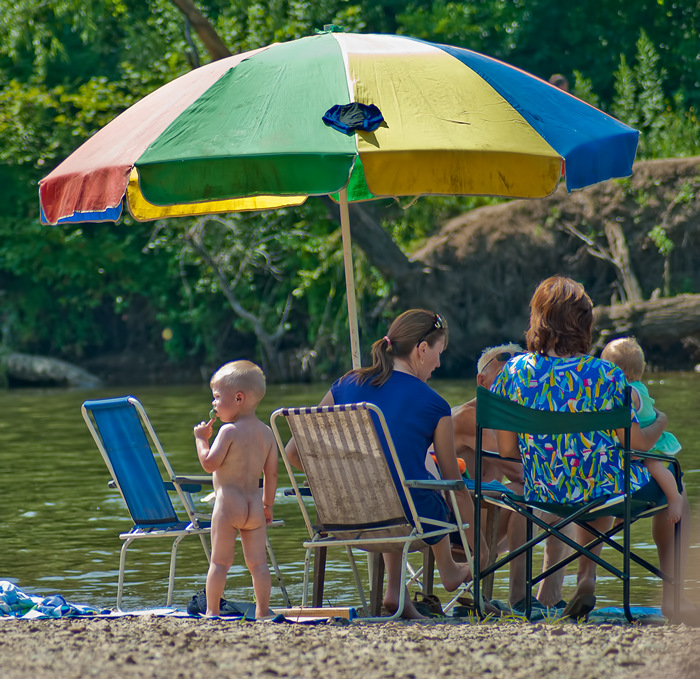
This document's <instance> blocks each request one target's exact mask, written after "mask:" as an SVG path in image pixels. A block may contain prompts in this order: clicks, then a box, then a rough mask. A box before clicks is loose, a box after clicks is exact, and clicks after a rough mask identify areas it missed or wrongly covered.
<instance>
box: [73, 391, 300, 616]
mask: <svg viewBox="0 0 700 679" xmlns="http://www.w3.org/2000/svg"><path fill="white" fill-rule="evenodd" d="M117 411H118V412H119V418H120V422H119V424H118V426H119V427H121V428H122V429H121V432H120V433H121V434H122V435H125V434H126V433H127V430H128V436H127V437H126V438H127V439H128V443H126V444H125V443H124V441H122V442H121V443H117V442H116V441H114V440H112V439H111V436H110V434H111V432H110V431H109V429H110V427H112V426H113V425H114V419H113V418H114V415H115V413H116V412H117ZM81 412H82V415H83V419H84V420H85V423H86V425H87V427H88V430H89V431H90V434H91V435H92V438H93V440H94V441H95V444H96V445H97V448H98V450H99V451H100V454H101V455H102V458H103V460H104V462H105V464H106V465H107V469H108V470H109V472H110V474H111V477H112V478H111V481H110V482H109V485H110V486H112V487H116V488H117V489H118V490H119V493H120V495H121V496H122V499H123V500H124V503H125V504H126V507H127V509H128V510H129V514H130V516H131V519H132V521H133V522H134V525H133V526H132V528H131V529H130V530H129V531H128V532H124V533H120V534H119V538H120V539H121V540H123V541H124V542H123V544H122V547H121V550H120V555H119V576H118V583H117V610H118V611H121V610H122V598H123V591H124V571H125V565H126V552H127V550H128V548H129V545H131V543H132V542H134V541H135V540H141V539H153V538H169V539H171V540H172V545H171V550H170V565H169V569H168V595H167V602H166V605H167V606H171V605H172V601H173V590H174V580H175V565H176V560H177V550H178V546H179V544H180V542H181V541H182V540H183V539H184V538H185V537H187V536H188V535H198V536H199V538H200V540H201V543H202V548H203V550H204V554H205V556H206V558H207V562H209V561H210V559H211V553H210V549H209V545H208V544H207V540H206V536H207V535H209V534H210V533H211V525H210V518H211V516H210V514H208V513H201V512H198V511H197V510H196V508H195V504H194V500H193V498H192V494H193V493H198V492H200V491H201V490H202V486H203V485H212V477H211V476H209V475H190V476H181V475H176V474H175V472H174V470H173V468H172V466H171V464H170V461H169V460H168V457H167V455H166V453H165V451H164V449H163V446H162V445H161V443H160V441H159V439H158V436H157V435H156V432H155V430H154V429H153V425H152V424H151V421H150V419H149V418H148V415H147V414H146V411H145V409H144V407H143V405H142V404H141V403H140V402H139V401H138V399H137V398H135V397H134V396H122V397H117V398H107V399H97V400H88V401H85V402H84V403H83V404H82V406H81ZM106 430H107V431H106ZM154 451H155V452H154ZM156 453H157V457H158V459H159V460H160V462H161V465H162V469H163V470H164V472H165V475H166V476H167V479H168V480H167V481H166V480H165V479H164V478H163V472H162V471H161V468H160V467H159V465H158V462H157V459H156ZM125 455H128V456H132V462H133V461H136V463H137V464H138V467H139V469H138V470H136V469H134V467H133V466H130V465H128V464H127V465H126V466H122V463H123V462H124V456H125ZM135 471H138V472H140V478H139V479H137V481H138V482H139V485H138V486H134V485H133V482H134V478H130V477H131V475H132V474H133V473H134V472H135ZM169 491H174V492H176V493H177V496H178V498H179V499H180V502H181V503H182V506H183V508H184V509H185V512H186V514H187V520H186V521H183V520H181V519H180V518H179V517H178V515H177V512H176V510H175V507H174V506H173V504H172V500H171V499H170V496H169ZM273 525H277V526H283V525H284V522H283V521H275V522H273ZM266 542H267V550H268V554H269V556H270V561H271V563H272V566H273V570H274V572H275V575H276V577H277V581H278V584H279V586H280V589H281V591H282V596H283V599H284V602H285V604H286V605H287V606H289V605H290V603H289V596H288V595H287V590H286V588H285V585H284V581H283V579H282V575H281V573H280V570H279V566H278V564H277V560H276V558H275V555H274V552H273V551H272V546H271V545H270V541H269V538H267V537H266Z"/></svg>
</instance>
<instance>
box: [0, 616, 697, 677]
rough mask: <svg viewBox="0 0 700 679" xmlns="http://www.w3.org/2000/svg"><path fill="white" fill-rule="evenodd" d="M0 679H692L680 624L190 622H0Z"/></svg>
mask: <svg viewBox="0 0 700 679" xmlns="http://www.w3.org/2000/svg"><path fill="white" fill-rule="evenodd" d="M0 662H1V665H0V667H2V670H1V671H0V675H1V676H3V677H5V679H20V678H21V679H25V678H30V677H31V678H35V677H45V676H46V677H48V676H52V677H62V678H64V677H65V678H73V677H75V678H78V677H80V678H82V677H89V676H101V677H119V678H120V679H128V678H131V677H139V678H140V677H173V678H174V677H183V678H185V677H186V678H188V679H199V678H200V677H201V678H202V679H204V678H205V677H206V678H212V677H309V678H311V677H319V676H325V677H358V676H364V677H373V678H374V677H406V678H409V677H415V678H416V679H419V678H421V677H442V676H455V677H483V676H491V677H497V678H498V677H504V678H506V677H508V678H512V679H518V678H522V679H525V678H526V677H527V678H530V677H538V678H539V677H559V678H561V679H568V678H569V677H570V678H571V679H574V678H575V679H581V678H586V679H589V678H593V677H601V678H605V679H612V678H616V677H639V678H644V679H648V678H649V677H650V676H664V677H671V676H674V677H678V679H681V678H682V679H693V678H694V677H700V629H697V628H691V627H687V626H685V625H667V626H663V627H653V626H639V625H633V626H630V625H593V624H581V625H578V624H575V623H569V622H567V623H534V624H531V623H522V622H513V621H499V622H486V623H482V624H469V623H460V624H455V623H453V622H447V623H446V622H436V621H432V620H431V621H426V622H419V623H402V622H397V623H385V624H370V623H361V624H356V623H354V624H345V625H342V624H319V625H313V626H309V625H301V624H284V623H274V622H256V623H251V622H240V621H233V620H230V621H229V620H221V619H220V620H205V619H195V618H174V617H156V616H152V615H145V616H138V617H123V618H111V619H106V618H102V619H99V618H86V619H81V618H73V619H65V618H64V619H56V620H3V621H0Z"/></svg>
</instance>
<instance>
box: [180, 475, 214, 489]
mask: <svg viewBox="0 0 700 679" xmlns="http://www.w3.org/2000/svg"><path fill="white" fill-rule="evenodd" d="M175 481H176V482H177V483H179V484H183V483H198V484H199V485H202V486H213V485H214V480H213V478H212V476H211V474H187V475H186V476H181V475H177V476H176V477H175Z"/></svg>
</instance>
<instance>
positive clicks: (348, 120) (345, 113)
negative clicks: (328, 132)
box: [323, 102, 384, 134]
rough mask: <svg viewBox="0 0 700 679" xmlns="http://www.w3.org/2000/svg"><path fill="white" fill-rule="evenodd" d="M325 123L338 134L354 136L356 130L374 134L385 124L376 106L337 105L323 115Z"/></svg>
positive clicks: (355, 103) (354, 103) (357, 104)
mask: <svg viewBox="0 0 700 679" xmlns="http://www.w3.org/2000/svg"><path fill="white" fill-rule="evenodd" d="M323 122H324V123H326V125H328V126H330V127H332V128H333V129H334V130H338V132H343V133H344V134H353V132H354V131H355V130H362V131H363V132H374V131H375V130H376V129H377V128H378V127H379V126H380V125H381V124H382V123H383V122H384V117H383V116H382V114H381V111H380V110H379V109H378V108H377V107H376V106H375V105H374V104H369V105H368V104H359V103H358V102H353V103H352V104H336V105H335V106H331V108H329V109H328V110H327V111H326V112H325V113H324V115H323Z"/></svg>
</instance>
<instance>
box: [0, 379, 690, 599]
mask: <svg viewBox="0 0 700 679" xmlns="http://www.w3.org/2000/svg"><path fill="white" fill-rule="evenodd" d="M651 377H652V379H651V380H650V391H651V393H652V395H653V396H654V398H655V399H656V400H657V405H658V406H659V407H660V408H661V409H662V410H664V411H665V412H666V413H667V414H668V415H669V422H670V425H669V429H670V430H671V431H673V432H674V433H675V434H676V436H677V437H678V438H679V440H680V441H681V443H682V444H683V446H684V448H683V450H682V451H681V453H680V454H679V459H680V460H681V464H682V465H683V467H684V471H685V481H686V485H687V487H688V494H689V496H690V501H691V507H692V508H695V507H696V506H697V504H698V495H699V494H700V475H699V474H700V451H698V449H697V447H696V445H695V441H696V440H698V437H699V436H700V423H699V421H698V417H697V405H698V402H697V396H696V393H697V388H698V385H700V376H698V375H694V374H682V373H669V374H663V375H661V374H653V375H652V376H651ZM432 384H433V386H434V387H435V388H436V389H437V390H438V391H439V392H440V393H441V394H442V395H443V396H444V397H445V398H446V399H447V400H448V401H449V402H450V403H451V404H452V405H456V404H458V403H461V402H463V401H465V400H467V399H469V398H472V397H473V395H474V392H475V385H474V383H473V381H434V382H433V383H432ZM326 389H327V385H282V386H272V387H270V388H269V390H268V394H267V396H266V398H265V399H264V401H263V402H262V404H261V406H260V409H259V416H260V417H261V419H263V420H265V421H267V420H268V419H269V416H270V413H271V412H272V411H273V410H274V409H275V408H277V407H280V406H283V405H284V406H293V405H311V404H315V403H317V402H318V401H319V400H320V399H321V398H322V396H323V394H324V393H325V391H326ZM126 393H129V390H124V389H119V390H118V391H115V390H90V391H62V390H26V391H13V392H3V393H0V407H1V408H2V412H3V417H2V420H1V421H0V460H1V461H2V469H3V473H2V475H0V496H1V497H2V498H3V512H2V515H0V532H1V533H2V536H3V537H2V545H3V546H2V551H1V552H0V579H5V580H10V581H12V582H15V583H16V584H17V585H19V586H20V587H22V588H23V589H25V590H26V591H28V592H31V593H37V594H45V595H48V594H53V593H61V594H63V595H64V596H65V597H66V598H67V599H68V600H71V601H75V602H78V603H86V604H90V605H93V606H104V607H112V606H114V604H115V601H116V583H117V568H118V561H119V549H120V547H121V541H120V540H119V539H118V537H117V536H118V533H119V532H120V531H122V530H125V529H128V527H129V526H130V524H129V520H128V518H127V517H128V515H127V513H126V509H125V507H124V506H123V504H122V500H121V498H120V496H119V495H118V493H117V492H116V491H114V490H110V489H109V488H108V487H107V481H108V480H109V474H108V472H107V469H106V467H105V465H104V463H103V461H102V458H101V456H100V455H99V452H98V451H97V448H96V447H95V445H94V443H93V441H92V439H91V437H90V435H89V433H88V431H87V428H86V427H85V424H84V422H83V420H82V417H81V415H80V405H81V403H82V402H83V401H84V400H85V399H87V398H102V397H108V396H122V395H124V394H126ZM131 393H133V394H134V395H135V396H136V397H137V398H139V400H140V401H141V402H142V403H143V404H144V406H145V407H146V410H147V412H148V413H149V416H150V418H151V421H152V422H153V425H154V427H155V430H156V432H157V433H158V436H159V438H160V440H161V442H162V443H163V446H164V448H165V450H166V451H167V452H168V455H169V457H170V459H171V462H172V464H173V466H174V468H175V470H176V472H179V473H201V469H200V467H199V463H198V461H197V456H196V453H195V450H194V445H193V441H192V434H191V431H192V425H193V424H194V423H196V422H197V421H199V420H201V419H204V418H206V416H207V414H208V412H209V408H210V392H209V389H208V388H207V386H206V385H201V386H190V387H135V388H134V389H133V391H132V392H131ZM285 485H288V481H287V476H286V472H285V470H284V468H283V467H282V466H281V468H280V486H285ZM694 513H695V514H696V515H697V512H694ZM275 515H276V517H277V518H282V519H284V520H285V522H286V526H285V527H284V528H279V529H274V530H272V531H271V532H270V539H271V541H272V543H273V546H274V549H275V553H276V555H277V558H278V561H279V562H280V567H281V569H282V572H283V575H284V578H285V581H286V583H287V587H288V590H289V594H290V597H291V598H292V600H293V602H296V603H298V602H299V601H300V599H301V583H302V569H303V559H304V552H303V549H302V548H301V543H302V540H303V539H304V538H305V537H306V534H305V529H304V527H303V522H302V520H301V515H300V513H299V509H298V507H297V504H296V500H294V499H293V498H289V497H284V495H283V494H282V493H281V492H278V497H277V501H276V504H275ZM698 529H700V517H698V516H696V519H695V522H694V531H696V533H695V536H694V538H693V539H692V540H691V543H692V548H691V558H690V560H689V572H688V576H689V578H688V579H689V589H690V596H691V598H693V599H695V600H697V601H700V558H699V557H700V530H698ZM633 536H634V539H635V541H636V542H637V543H638V545H639V546H640V547H641V548H642V551H643V552H644V553H645V556H646V557H647V558H649V559H650V560H652V561H654V562H655V550H654V546H653V542H652V540H651V533H650V522H644V524H643V525H637V526H636V527H635V528H634V531H633ZM145 542H146V544H143V543H142V544H139V545H134V546H132V548H131V549H130V550H129V554H128V558H127V568H126V589H125V596H124V606H125V607H126V608H127V609H134V608H142V607H143V608H145V607H153V606H159V605H163V604H164V603H165V598H166V589H167V568H168V561H169V549H168V546H167V545H168V542H167V541H165V540H164V541H162V543H161V542H160V541H153V542H149V541H145ZM358 564H359V565H360V568H361V570H363V569H365V567H366V562H365V560H364V559H363V558H360V559H358ZM205 573H206V560H205V558H204V554H203V552H202V549H201V545H200V543H199V539H198V538H196V537H195V538H189V539H186V540H184V541H183V542H182V543H181V544H180V552H179V558H178V570H177V573H176V590H175V604H176V605H177V606H180V607H184V606H185V605H186V603H187V601H188V600H189V598H190V597H191V596H192V594H194V593H195V592H196V591H197V590H199V589H201V587H203V585H204V579H205ZM436 579H437V578H436ZM574 580H575V575H568V576H567V579H566V590H565V595H566V593H567V591H570V590H569V587H573V585H574ZM326 583H327V585H326V600H327V602H328V603H329V604H334V605H338V604H346V605H347V604H354V603H357V600H356V595H355V594H354V589H353V584H352V576H351V573H350V569H349V567H348V565H347V560H346V558H345V556H344V553H343V552H342V551H341V550H337V552H336V553H333V552H331V553H330V554H329V559H328V568H327V576H326ZM632 591H633V599H634V601H635V602H636V603H652V602H656V601H658V597H659V586H658V582H657V581H656V580H654V579H653V578H648V577H646V576H643V575H642V574H641V573H638V574H637V575H636V577H635V580H634V582H633V586H632ZM437 593H438V594H439V595H442V594H443V592H442V590H440V589H439V588H438V590H437ZM596 594H597V595H598V598H599V601H600V603H601V604H604V603H605V602H619V600H620V596H621V586H620V584H619V582H618V581H616V580H615V579H614V578H612V577H608V576H607V575H606V574H605V573H604V572H603V571H599V585H598V588H597V590H596ZM252 595H253V592H252V587H251V585H250V576H249V574H248V572H247V571H246V569H245V567H244V566H243V561H242V554H241V553H240V550H239V551H238V553H237V556H236V564H235V565H234V567H233V568H232V569H231V572H230V575H229V579H228V585H227V597H229V598H231V599H234V600H252ZM494 595H495V596H496V597H497V598H502V599H505V598H507V579H506V577H505V575H503V576H499V578H498V579H497V581H496V584H495V589H494ZM275 604H281V597H280V596H279V593H278V592H276V591H274V588H273V605H275Z"/></svg>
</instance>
